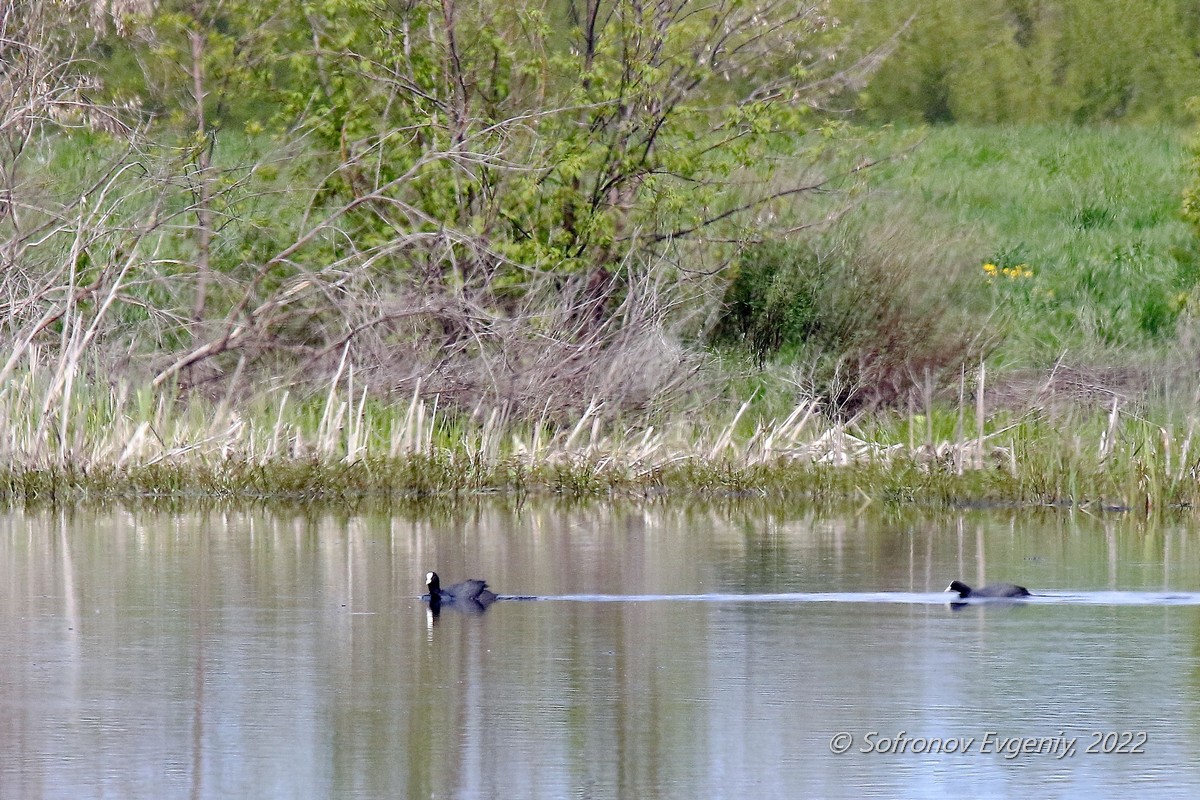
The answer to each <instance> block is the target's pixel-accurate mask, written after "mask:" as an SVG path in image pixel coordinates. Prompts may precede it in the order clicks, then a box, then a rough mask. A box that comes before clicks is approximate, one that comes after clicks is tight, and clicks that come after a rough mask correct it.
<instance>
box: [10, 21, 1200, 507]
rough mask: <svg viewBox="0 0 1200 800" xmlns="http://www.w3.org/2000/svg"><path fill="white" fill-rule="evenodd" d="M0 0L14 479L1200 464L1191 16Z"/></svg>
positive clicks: (309, 478) (822, 481) (947, 475)
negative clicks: (1122, 45)
mask: <svg viewBox="0 0 1200 800" xmlns="http://www.w3.org/2000/svg"><path fill="white" fill-rule="evenodd" d="M0 4H2V5H0V26H3V30H0V33H3V36H0V40H2V41H0V65H3V66H2V67H0V435H2V438H0V502H7V503H27V504H32V503H46V502H49V503H73V502H79V501H89V500H97V499H101V500H102V499H104V498H115V497H216V498H247V499H254V498H261V497H268V496H270V497H286V498H298V499H306V500H310V499H320V498H326V499H351V498H380V499H411V498H428V497H433V498H445V497H459V496H464V495H485V494H493V493H510V494H515V495H524V494H531V495H532V494H545V495H553V496H564V497H573V498H592V497H657V496H683V497H692V496H705V497H760V496H761V497H773V498H782V499H788V500H790V499H793V498H794V499H797V500H801V499H803V500H812V501H825V500H829V501H839V502H840V501H848V502H852V503H858V502H863V503H867V502H883V503H915V504H928V505H963V504H975V503H983V504H989V503H999V504H1020V505H1025V504H1049V505H1070V506H1073V507H1082V508H1088V509H1096V510H1120V511H1129V512H1134V513H1138V514H1156V513H1161V512H1165V511H1169V510H1183V509H1191V508H1194V507H1196V506H1197V505H1198V504H1200V444H1198V443H1197V442H1195V441H1194V439H1195V429H1196V422H1197V420H1198V419H1200V380H1198V379H1197V362H1196V354H1195V343H1196V342H1197V341H1200V338H1198V334H1200V324H1198V323H1200V236H1198V227H1200V212H1198V211H1197V207H1200V203H1198V202H1197V200H1196V197H1197V195H1200V180H1198V175H1197V174H1196V169H1197V164H1196V163H1195V161H1194V160H1189V159H1193V158H1194V155H1195V154H1194V153H1190V152H1189V145H1188V140H1189V136H1190V135H1191V131H1190V130H1189V128H1188V127H1187V126H1188V124H1189V121H1188V118H1187V114H1186V113H1185V111H1184V110H1183V108H1184V104H1183V103H1182V101H1181V100H1180V98H1181V97H1187V96H1191V95H1192V94H1195V93H1196V92H1198V91H1200V84H1197V82H1196V80H1195V78H1194V75H1195V74H1197V73H1196V70H1195V69H1194V68H1192V66H1190V63H1191V62H1190V61H1189V59H1191V60H1194V56H1192V55H1190V54H1191V53H1193V52H1195V51H1196V47H1194V46H1193V39H1194V40H1195V41H1200V24H1190V25H1183V26H1173V25H1171V24H1168V22H1164V20H1165V19H1166V17H1167V16H1170V15H1165V14H1159V13H1151V12H1145V13H1143V14H1133V15H1131V16H1129V18H1128V19H1126V18H1125V17H1122V16H1121V15H1118V14H1116V13H1115V12H1114V11H1112V9H1107V10H1105V9H1100V10H1099V11H1098V10H1096V9H1097V8H1099V6H1097V5H1096V4H1093V3H1091V2H1083V0H1058V1H1057V2H1055V3H1051V4H1049V5H1047V6H1046V9H1050V10H1047V11H1046V13H1042V11H1037V13H1034V11H1035V10H1032V8H1031V9H1026V11H1028V14H1025V13H1022V14H1018V15H1017V16H1016V17H1014V16H1013V14H1012V13H1010V12H1011V11H1012V8H1015V6H1012V7H1011V8H1010V6H1011V4H994V6H987V8H986V9H983V10H982V11H981V10H980V9H981V8H983V7H981V6H979V4H978V3H969V2H966V0H962V2H959V0H952V2H949V3H947V4H945V6H946V9H949V10H953V11H954V13H953V14H950V12H949V11H947V13H948V14H949V16H948V17H946V18H945V19H943V18H942V17H939V16H938V15H932V16H930V15H925V16H921V15H920V14H917V15H915V16H914V15H913V14H914V13H915V12H916V11H919V10H920V8H921V4H919V3H918V4H907V3H901V4H896V8H897V9H900V7H901V6H904V8H905V9H907V8H908V6H909V5H912V6H913V9H914V11H913V12H911V13H910V11H908V10H905V11H904V13H900V12H899V11H896V15H897V16H896V18H895V19H883V18H882V17H880V16H879V15H878V14H876V13H875V10H874V9H875V5H876V4H864V3H858V2H855V0H839V2H835V3H832V4H829V3H824V2H816V1H815V0H814V2H812V3H806V2H802V3H799V4H798V5H797V4H796V3H790V2H783V3H776V2H767V3H765V4H755V3H749V4H746V3H731V4H718V5H716V6H703V7H696V6H694V5H689V3H687V2H685V1H684V0H670V2H664V3H657V4H649V5H647V4H643V3H638V2H632V0H596V2H590V3H588V4H586V9H589V10H590V11H589V13H587V14H582V13H581V6H580V5H579V4H577V3H573V2H557V1H556V0H552V1H551V2H548V3H544V4H520V5H519V8H517V9H516V11H513V10H512V9H510V8H509V7H508V6H501V5H497V4H495V3H493V2H491V0H487V1H486V2H483V3H482V4H478V5H477V7H476V6H472V7H471V8H458V7H457V6H456V5H455V4H441V5H439V4H431V3H424V2H417V3H412V4H400V5H399V6H398V5H396V4H390V3H385V2H381V0H329V2H327V3H325V4H323V5H321V6H320V7H319V8H316V7H314V8H309V7H308V6H303V7H301V6H297V5H296V4H290V3H283V2H279V1H278V0H266V1H265V2H261V3H253V4H251V3H244V2H241V0H230V2H228V3H221V4H209V5H205V4H198V5H197V4H192V5H190V6H187V5H185V6H177V4H169V3H165V2H156V0H144V1H141V2H138V3H135V4H133V5H136V6H137V8H136V9H135V10H134V11H129V12H128V13H127V15H126V16H123V17H114V16H111V14H110V15H109V16H104V14H105V13H108V12H103V10H101V11H97V8H99V7H98V6H95V4H92V3H85V2H82V0H80V1H78V2H77V1H76V0H66V2H63V3H54V4H51V3H34V4H23V3H16V2H13V0H0ZM133 5H131V6H130V7H131V8H132V7H133ZM985 5H986V4H985ZM1018 5H1019V4H1018ZM1167 5H1168V6H1170V8H1171V9H1174V11H1172V12H1171V13H1172V14H1175V13H1178V14H1183V13H1184V12H1185V11H1186V10H1187V9H1186V8H1185V6H1184V4H1180V3H1168V4H1167ZM1051 6H1053V9H1051ZM831 8H832V9H833V10H834V11H836V12H838V13H836V14H832V13H828V12H829V10H830V9H831ZM1039 8H1040V7H1039ZM944 10H945V9H944ZM1051 11H1052V12H1053V13H1051ZM593 12H594V13H593ZM601 12H603V13H601ZM959 12H961V14H960V13H959ZM985 12H986V13H985ZM97 13H99V14H101V17H96V16H95V14H97ZM112 13H116V12H112ZM122 13H125V12H122ZM1189 13H1190V12H1189ZM1118 18H1120V21H1119V24H1118V23H1117V22H1116V20H1118ZM841 19H846V20H849V22H847V23H843V22H841V21H839V20H841ZM961 19H970V20H972V21H973V23H972V25H971V26H968V27H964V26H962V25H960V24H959V23H960V22H961ZM1196 19H1198V18H1195V15H1194V14H1192V15H1191V16H1187V18H1186V21H1190V22H1191V23H1196ZM868 22H869V23H870V24H867V23H868ZM939 26H941V27H944V28H945V31H950V32H954V36H955V37H957V38H953V39H948V38H946V36H943V35H942V34H943V33H944V32H945V31H943V30H941V28H940V27H939ZM647 31H654V32H655V34H654V35H653V36H649V35H647V33H646V32H647ZM1079 31H1085V32H1086V31H1093V32H1094V33H1095V36H1096V37H1101V38H1105V37H1107V38H1108V39H1111V38H1113V37H1121V36H1126V35H1128V36H1133V35H1134V34H1135V33H1136V34H1137V36H1141V37H1142V39H1145V38H1146V37H1150V38H1151V39H1153V37H1155V36H1166V35H1168V34H1170V35H1171V36H1173V37H1176V38H1175V39H1171V41H1172V42H1174V44H1172V45H1171V46H1170V47H1166V46H1165V45H1164V47H1161V48H1158V49H1157V50H1156V51H1155V52H1157V53H1159V55H1158V57H1157V59H1158V60H1157V61H1155V64H1156V65H1157V66H1155V68H1154V69H1149V68H1145V69H1133V68H1132V67H1130V68H1129V69H1125V68H1124V67H1120V64H1119V63H1118V62H1119V61H1120V59H1117V57H1116V56H1111V58H1110V56H1108V55H1106V56H1105V58H1106V59H1110V60H1113V64H1112V65H1110V66H1111V67H1112V76H1111V77H1112V80H1111V81H1108V82H1106V83H1096V82H1095V81H1093V77H1094V76H1095V75H1097V74H1098V73H1097V70H1098V69H1099V66H1103V65H1097V64H1095V63H1094V54H1095V52H1096V48H1094V47H1089V46H1086V44H1087V43H1086V42H1084V41H1081V40H1080V38H1079V36H1078V35H1077V33H1078V32H1079ZM1088 35H1089V36H1090V35H1092V34H1088ZM964 37H965V38H964ZM1179 37H1183V38H1179ZM1189 37H1190V38H1189ZM1135 38H1136V37H1135ZM1142 39H1137V40H1136V41H1134V40H1133V39H1131V40H1130V43H1129V45H1130V46H1129V47H1128V48H1126V49H1124V50H1121V51H1120V53H1121V54H1123V56H1122V57H1124V56H1128V58H1127V61H1128V62H1129V64H1130V65H1136V64H1142V63H1143V62H1144V61H1145V59H1144V58H1143V57H1142V55H1141V54H1143V53H1144V52H1145V51H1146V48H1145V47H1143V46H1142V44H1144V42H1142ZM1176 39H1178V41H1176ZM1185 39H1186V41H1185ZM1106 40H1107V39H1106ZM1164 41H1165V40H1164ZM1139 42H1141V44H1139ZM988 43H991V44H995V45H997V47H999V49H995V50H991V51H989V52H993V54H994V56H995V57H993V58H989V59H987V60H985V61H981V62H979V63H977V64H973V66H971V67H970V69H966V68H964V69H962V70H957V71H955V70H950V71H947V70H945V69H942V68H940V67H938V68H934V67H937V64H940V63H942V61H943V60H940V59H934V61H933V62H930V61H929V60H928V59H925V58H924V57H923V56H924V55H937V52H938V48H950V50H953V52H954V53H959V54H963V53H974V52H983V51H984V50H985V49H986V47H985V45H987V44H988ZM1001 45H1002V47H1001ZM1114 52H1116V51H1114ZM943 55H945V54H943ZM951 55H953V53H951ZM1000 56H1003V57H1002V58H1001V57H1000ZM958 61H961V59H958V60H957V61H956V59H955V58H950V59H949V60H948V61H946V62H945V63H958ZM1160 62H1161V63H1160ZM883 64H891V65H892V67H891V69H890V71H888V72H886V73H884V72H881V65H883ZM931 64H932V66H930V65H931ZM1001 66H1003V67H1004V69H1005V70H1007V71H1006V72H1004V73H1003V74H1000V73H997V72H996V71H995V70H997V69H999V68H1000V67H1001ZM1143 66H1144V65H1143ZM1021 70H1024V71H1025V72H1026V73H1027V77H1029V80H1028V81H1026V82H1025V83H1024V84H1022V83H1021V81H1017V80H1015V79H1014V77H1013V76H1014V75H1015V74H1017V73H1018V72H1020V71H1021ZM1105 74H1108V73H1107V72H1106V73H1105ZM1035 78H1036V80H1034V79H1035ZM233 86H236V87H238V91H236V92H235V91H231V90H230V88H229V87H233ZM1020 86H1024V89H1022V91H1021V92H1018V91H1016V90H1017V88H1019V87H1020ZM873 87H874V88H873ZM888 87H891V89H893V90H894V91H886V92H885V91H884V90H885V89H888ZM904 87H907V88H904ZM902 89H903V91H901V90H902ZM905 92H907V94H906V95H905V97H907V99H906V100H904V103H905V104H906V105H905V108H907V109H908V110H907V111H905V110H904V109H903V108H894V107H892V105H890V103H892V102H893V100H896V98H899V97H900V95H901V94H904V93H905ZM1022 92H1023V93H1022ZM1035 111H1037V112H1038V113H1033V112H1035ZM1117 121H1119V122H1120V124H1116V122H1117Z"/></svg>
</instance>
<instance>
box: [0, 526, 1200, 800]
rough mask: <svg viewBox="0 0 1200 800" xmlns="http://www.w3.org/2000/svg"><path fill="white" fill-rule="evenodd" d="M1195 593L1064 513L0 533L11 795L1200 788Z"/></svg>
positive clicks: (1170, 552)
mask: <svg viewBox="0 0 1200 800" xmlns="http://www.w3.org/2000/svg"><path fill="white" fill-rule="evenodd" d="M429 569H436V570H438V572H439V573H440V574H441V575H442V577H443V580H444V581H447V582H453V581H456V580H461V579H462V578H465V577H484V578H486V579H487V580H489V581H490V583H491V584H492V586H493V587H494V588H495V589H496V590H497V591H499V592H501V593H503V594H522V595H525V594H528V595H537V596H539V597H541V598H544V599H539V600H537V601H528V602H524V601H508V602H499V603H497V604H495V605H494V606H493V607H492V608H491V609H489V610H488V611H487V613H485V614H462V613H454V612H450V611H443V612H442V614H441V615H440V616H438V617H437V618H432V617H430V615H429V614H428V613H427V610H426V608H425V606H424V605H423V604H422V603H421V602H420V600H419V599H418V596H419V595H420V593H421V592H422V590H423V580H424V575H425V572H426V571H427V570H429ZM955 578H961V579H963V580H965V581H967V582H968V583H984V582H988V581H1016V582H1019V583H1023V584H1025V585H1027V586H1029V587H1030V588H1031V589H1032V590H1034V591H1035V592H1041V593H1043V594H1044V596H1043V597H1040V598H1036V599H1035V600H1034V601H1033V602H1029V603H1021V604H1005V603H988V604H979V605H969V606H965V607H961V608H951V607H950V606H948V605H947V604H946V603H945V602H944V595H941V594H939V592H940V590H941V589H943V588H944V587H945V585H946V584H947V583H948V582H949V581H950V580H952V579H955ZM1196 593H1200V530H1198V529H1197V527H1196V526H1195V525H1173V526H1165V527H1146V526H1145V525H1144V524H1139V523H1138V522H1137V521H1136V520H1132V519H1128V518H1121V517H1108V518H1095V517H1090V516H1086V515H1082V514H1078V513H1071V512H1033V511H1023V512H1011V511H1009V512H972V513H969V514H964V515H956V516H936V517H928V518H920V517H915V516H912V517H908V516H906V517H903V518H899V517H890V518H889V517H886V516H882V515H878V514H866V513H859V514H855V513H847V514H846V515H844V516H836V515H835V516H830V515H816V514H813V513H810V512H807V511H805V510H804V509H802V508H795V509H791V510H788V511H780V510H779V509H775V510H773V511H771V510H766V509H763V508H759V507H753V508H751V507H743V506H737V505H733V506H721V507H715V506H697V505H682V504H681V505H651V506H632V505H622V506H599V507H590V508H584V509H564V508H563V507H560V506H554V505H549V504H547V505H536V504H535V505H524V506H522V507H520V508H513V507H509V506H505V505H501V504H496V505H483V506H480V507H477V508H472V509H471V510H470V511H467V512H462V513H458V514H448V513H445V512H430V513H429V514H425V515H420V514H412V513H406V514H392V513H369V512H368V513H355V514H353V515H351V514H348V513H340V514H339V513H330V512H329V511H327V510H326V511H307V510H305V509H302V508H299V507H297V508H295V509H292V510H290V511H280V510H279V509H274V510H240V511H211V510H210V511H191V512H183V513H167V512H159V511H154V510H150V509H143V508H136V507H133V508H113V509H111V510H99V511H98V510H94V509H93V510H88V511H75V512H44V513H28V514H26V513H20V512H11V513H0V798H90V797H105V798H110V797H121V798H139V797H155V798H174V797H194V798H223V797H261V798H293V797H295V798H314V797H347V798H358V797H361V798H377V797H379V798H382V797H411V798H425V797H438V798H491V797H497V798H509V797H512V798H515V797H532V798H536V797H544V798H561V797H597V798H610V797H611V798H628V797H639V796H640V797H661V798H676V797H677V798H691V797H738V798H747V797H750V798H775V797H778V798H795V797H829V798H838V797H847V798H862V797H881V798H885V797H886V798H894V797H914V798H926V797H932V796H936V795H942V794H945V795H949V796H955V797H1014V796H1021V795H1028V796H1036V797H1079V796H1084V795H1092V796H1097V797H1102V796H1113V795H1114V794H1115V793H1116V792H1119V791H1130V790H1136V791H1137V792H1139V794H1140V795H1142V796H1148V797H1189V798H1190V797H1196V796H1198V795H1200V758H1198V756H1200V672H1198V671H1197V667H1198V666H1200V594H1196ZM838 734H842V735H841V736H838ZM1022 745H1023V746H1024V747H1025V748H1027V751H1026V752H1023V753H1022V752H1020V748H1021V747H1022ZM1089 747H1090V748H1091V749H1092V750H1093V751H1094V752H1086V751H1087V750H1088V749H1089ZM839 748H840V749H845V750H846V751H847V752H844V753H835V752H833V750H834V749H839ZM1114 750H1121V751H1127V752H1113V751H1114Z"/></svg>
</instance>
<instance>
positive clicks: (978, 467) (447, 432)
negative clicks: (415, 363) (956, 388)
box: [0, 348, 1200, 511]
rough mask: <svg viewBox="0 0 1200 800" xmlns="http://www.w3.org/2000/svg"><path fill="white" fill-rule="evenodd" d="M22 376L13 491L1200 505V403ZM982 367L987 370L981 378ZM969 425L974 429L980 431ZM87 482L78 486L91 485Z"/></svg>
mask: <svg viewBox="0 0 1200 800" xmlns="http://www.w3.org/2000/svg"><path fill="white" fill-rule="evenodd" d="M28 353H29V358H28V359H27V362H28V363H27V364H23V365H21V366H20V367H19V368H11V369H10V370H9V373H8V374H7V376H6V378H5V380H4V383H3V384H2V385H0V425H2V426H3V430H4V431H5V435H4V437H3V439H2V440H0V459H2V460H3V463H4V464H5V465H6V467H4V468H3V470H4V472H3V481H2V482H0V492H3V493H4V494H6V495H9V496H16V497H35V496H40V495H42V494H44V493H47V492H49V493H51V494H53V495H54V496H62V495H63V493H64V492H66V493H67V494H70V493H71V491H73V490H77V491H78V492H80V493H87V492H107V491H151V492H193V491H194V492H200V493H207V494H239V493H251V494H264V493H265V494H271V493H297V492H298V493H305V494H315V495H331V496H338V495H346V494H350V495H352V494H355V493H364V492H365V493H379V492H383V493H398V494H438V493H454V492H459V491H480V490H488V491H492V490H544V489H549V490H552V491H555V492H561V493H565V494H575V495H593V494H601V493H609V492H625V493H635V494H636V493H645V492H661V491H673V490H674V491H710V492H718V493H721V492H731V491H732V492H752V493H759V494H770V493H773V492H800V493H805V494H809V495H815V496H828V497H836V496H867V497H871V498H883V499H894V500H895V499H915V500H926V501H930V502H953V501H970V500H985V499H986V500H1000V501H1019V502H1072V503H1080V504H1095V505H1097V506H1107V507H1114V506H1117V507H1123V508H1133V509H1135V510H1138V511H1150V510H1155V509H1159V508H1166V507H1173V506H1187V505H1190V504H1193V503H1195V502H1197V501H1200V482H1198V481H1197V480H1196V478H1197V475H1198V472H1197V470H1198V469H1200V466H1198V464H1197V457H1196V455H1195V454H1194V453H1193V448H1192V446H1191V440H1192V434H1193V431H1194V427H1195V414H1192V413H1189V414H1187V415H1186V417H1185V418H1184V419H1183V420H1181V421H1180V420H1176V421H1175V422H1170V423H1168V424H1158V423H1155V422H1151V421H1150V420H1149V419H1148V418H1147V417H1146V416H1145V415H1143V414H1139V413H1133V412H1132V411H1131V410H1129V409H1128V408H1126V407H1124V406H1123V405H1122V404H1121V402H1120V401H1119V400H1117V399H1114V400H1112V402H1111V404H1109V405H1107V406H1106V407H1099V408H1096V407H1093V408H1092V409H1086V408H1083V407H1078V406H1077V407H1074V408H1071V409H1067V410H1064V409H1063V408H1061V407H1055V408H1051V407H1049V406H1034V407H1033V408H1030V409H1029V410H1026V411H1024V412H1022V413H1013V412H1005V411H997V412H995V413H994V414H992V415H991V416H989V415H987V414H986V413H985V407H984V403H983V401H982V399H981V398H982V396H983V393H982V391H979V390H978V388H977V389H976V390H975V391H974V394H975V397H974V398H972V397H971V396H970V394H971V393H970V392H968V391H967V383H966V376H964V380H963V383H962V388H961V390H960V397H959V402H958V403H957V405H956V406H954V407H952V408H948V409H946V408H942V409H939V408H937V407H935V406H934V405H933V404H932V403H931V404H929V405H928V406H927V407H926V408H925V409H924V410H923V413H917V411H916V410H915V409H911V408H910V410H909V413H908V414H907V415H895V416H894V417H889V416H886V415H876V416H873V417H872V416H861V417H856V418H854V419H850V420H840V421H839V420H835V419H831V418H830V417H828V416H826V415H825V414H823V413H822V412H821V409H820V408H819V406H818V404H817V403H816V402H815V401H811V400H805V401H802V402H800V403H798V404H797V405H796V406H795V407H794V408H793V409H792V410H791V411H790V413H788V414H787V415H786V416H785V417H783V418H782V419H775V420H767V421H758V422H751V421H749V420H748V417H749V415H750V411H751V409H752V403H751V401H746V402H745V403H744V404H743V405H742V406H741V407H740V408H739V409H738V410H737V412H736V413H735V414H734V415H733V417H732V418H731V419H729V420H728V421H724V422H713V421H711V419H710V420H705V419H703V415H694V416H692V417H688V416H686V415H682V414H681V415H677V416H675V417H673V418H668V419H667V421H666V422H665V423H663V424H661V425H649V424H648V425H645V426H644V427H633V428H626V427H623V426H621V425H620V424H617V423H614V422H613V421H612V420H610V419H608V418H607V417H606V416H605V415H604V413H603V412H604V408H603V404H602V402H600V401H599V400H595V401H593V402H592V403H591V404H589V405H588V406H587V407H586V408H585V409H584V410H583V412H582V413H581V414H580V415H579V417H578V419H576V420H575V421H574V422H573V424H571V425H570V426H568V427H556V426H555V425H554V424H553V423H552V422H551V420H550V419H549V417H546V418H542V419H537V420H522V419H513V418H510V417H509V416H506V414H505V413H504V412H502V411H500V410H498V409H489V410H486V411H485V410H482V409H481V410H478V411H477V413H475V414H474V415H465V414H457V415H455V414H450V413H447V412H446V411H445V410H443V409H442V408H440V407H439V404H438V399H437V398H436V397H434V398H432V399H426V398H424V397H422V395H421V391H420V387H418V388H417V390H416V391H414V393H413V395H412V396H411V397H410V398H408V399H407V400H405V401H400V402H390V403H388V402H383V401H380V400H379V399H377V398H375V397H373V396H372V394H371V392H370V387H368V386H367V385H366V384H365V383H364V382H363V381H362V380H361V379H360V378H359V376H358V375H357V374H356V373H355V371H354V369H353V368H350V367H345V366H344V365H343V368H339V370H338V372H337V374H336V375H335V377H334V379H333V380H332V381H330V383H329V386H328V388H327V389H326V390H325V391H324V392H323V393H321V395H320V396H319V397H316V398H310V399H307V400H297V399H295V398H293V396H292V395H291V394H289V393H288V392H286V391H284V392H281V393H279V394H276V395H274V396H270V395H264V396H260V397H257V398H251V399H249V400H245V401H241V402H239V403H237V404H236V409H235V408H234V407H233V405H234V404H232V403H230V402H228V401H227V400H222V401H219V402H206V401H204V400H199V399H193V400H192V401H190V402H187V403H184V402H180V401H178V400H177V399H174V398H172V397H171V396H169V395H167V394H165V393H163V392H161V391H157V390H155V389H153V387H149V386H143V387H136V386H132V385H129V384H128V383H125V382H118V383H116V384H115V385H114V386H113V387H112V388H109V387H105V388H103V389H101V388H98V387H97V386H95V385H93V384H91V383H89V382H87V381H85V380H84V379H83V378H81V377H80V376H82V375H84V374H85V371H84V370H83V369H82V368H81V364H80V360H79V358H73V357H68V356H65V355H64V356H63V357H61V358H60V360H59V362H58V363H57V364H53V365H51V366H45V365H39V360H38V357H37V356H38V353H37V351H36V350H35V349H33V348H30V349H29V351H28ZM982 383H983V373H982V370H981V371H980V373H979V374H978V375H977V376H976V377H975V379H974V384H975V386H976V387H982ZM968 431H970V432H971V434H972V435H967V432H968ZM72 487H75V488H74V489H72Z"/></svg>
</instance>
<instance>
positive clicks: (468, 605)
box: [421, 572, 496, 611]
mask: <svg viewBox="0 0 1200 800" xmlns="http://www.w3.org/2000/svg"><path fill="white" fill-rule="evenodd" d="M425 586H426V587H428V589H429V594H427V595H426V596H425V597H423V598H421V599H422V600H428V601H429V607H430V608H431V609H433V610H434V611H438V610H439V609H441V608H442V607H448V608H457V609H460V610H464V611H483V610H484V609H486V608H487V607H488V606H490V605H491V604H492V603H494V602H496V593H495V592H493V591H491V590H490V589H488V588H487V581H480V580H470V581H463V582H462V583H456V584H454V585H453V586H447V587H445V588H443V587H442V582H441V580H440V579H439V578H438V574H437V573H436V572H430V573H428V574H427V575H426V576H425Z"/></svg>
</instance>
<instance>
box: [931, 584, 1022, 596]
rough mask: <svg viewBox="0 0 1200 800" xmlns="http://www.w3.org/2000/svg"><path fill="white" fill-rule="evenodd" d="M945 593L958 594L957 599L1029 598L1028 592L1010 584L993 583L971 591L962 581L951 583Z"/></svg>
mask: <svg viewBox="0 0 1200 800" xmlns="http://www.w3.org/2000/svg"><path fill="white" fill-rule="evenodd" d="M946 591H947V592H958V596H959V597H1029V590H1028V589H1026V588H1025V587H1024V586H1017V585H1015V584H1012V583H994V584H992V585H991V586H984V587H983V588H980V589H972V588H971V587H970V586H967V585H966V584H965V583H963V582H962V581H951V582H950V585H949V586H947V587H946Z"/></svg>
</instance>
